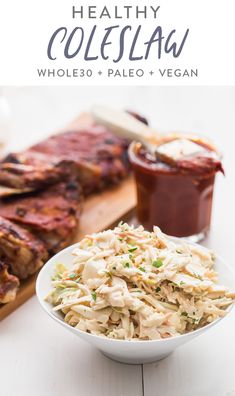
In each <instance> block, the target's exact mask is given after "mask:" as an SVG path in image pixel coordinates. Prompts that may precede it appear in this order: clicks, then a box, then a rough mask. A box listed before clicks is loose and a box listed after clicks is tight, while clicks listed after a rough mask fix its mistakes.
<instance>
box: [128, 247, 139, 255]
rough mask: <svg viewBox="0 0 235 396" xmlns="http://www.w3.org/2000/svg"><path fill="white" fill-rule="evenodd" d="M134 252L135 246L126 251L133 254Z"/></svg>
mask: <svg viewBox="0 0 235 396" xmlns="http://www.w3.org/2000/svg"><path fill="white" fill-rule="evenodd" d="M135 250H137V247H136V246H135V247H133V248H131V249H128V252H129V253H133V252H134V251H135Z"/></svg>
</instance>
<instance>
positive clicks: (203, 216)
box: [129, 135, 223, 242]
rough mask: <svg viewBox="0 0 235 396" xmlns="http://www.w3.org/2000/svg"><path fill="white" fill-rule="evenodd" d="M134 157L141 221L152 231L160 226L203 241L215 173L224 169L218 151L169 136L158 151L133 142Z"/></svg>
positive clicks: (195, 140) (131, 154)
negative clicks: (152, 151) (152, 150)
mask: <svg viewBox="0 0 235 396" xmlns="http://www.w3.org/2000/svg"><path fill="white" fill-rule="evenodd" d="M177 140H178V141H177ZM172 143H173V144H172ZM184 144H185V147H184V149H182V150H181V148H182V147H183V146H184ZM188 146H189V147H188ZM158 148H159V153H158ZM172 148H173V150H172ZM168 151H169V152H168ZM184 151H185V152H184ZM129 159H130V162H131V164H132V167H133V170H134V175H135V179H136V189H137V221H138V223H140V224H142V225H143V226H144V228H146V229H147V230H149V231H151V230H152V228H153V226H154V225H157V226H159V227H160V228H161V229H162V231H163V232H165V233H166V234H168V235H172V236H176V237H189V238H191V240H192V241H195V242H197V241H199V240H202V239H203V238H204V237H205V236H206V235H207V233H208V231H209V229H210V222H211V211H212V198H213V189H214V182H215V175H216V173H217V172H218V171H221V172H223V168H222V164H221V160H220V156H219V154H218V153H217V151H216V149H215V148H214V147H213V146H212V145H211V144H210V143H208V142H207V141H204V140H201V139H199V138H195V137H194V138H187V137H185V136H184V137H183V138H182V136H178V137H176V136H175V135H174V136H170V135H169V136H166V137H164V138H162V141H160V142H159V145H158V147H157V151H156V154H155V153H151V152H149V151H148V150H147V149H146V148H145V147H144V146H143V145H142V144H141V143H135V142H133V143H132V144H131V145H130V147H129Z"/></svg>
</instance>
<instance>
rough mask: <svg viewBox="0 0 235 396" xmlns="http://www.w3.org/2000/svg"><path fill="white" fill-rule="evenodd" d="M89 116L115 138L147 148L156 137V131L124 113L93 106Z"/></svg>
mask: <svg viewBox="0 0 235 396" xmlns="http://www.w3.org/2000/svg"><path fill="white" fill-rule="evenodd" d="M91 114H92V116H93V117H94V119H95V120H96V121H97V122H98V123H100V124H103V125H105V126H107V127H108V128H109V129H110V130H111V131H112V132H113V133H114V134H115V135H117V136H120V137H124V138H127V139H130V140H134V141H138V142H141V143H143V144H145V145H146V144H147V145H148V146H149V145H150V144H151V143H153V139H154V138H155V136H156V131H154V130H153V129H151V128H150V127H148V126H147V125H145V124H143V123H142V122H140V121H138V120H137V119H136V118H134V117H133V116H131V115H130V114H128V113H126V112H124V111H119V110H114V109H110V108H109V107H106V106H93V108H92V109H91Z"/></svg>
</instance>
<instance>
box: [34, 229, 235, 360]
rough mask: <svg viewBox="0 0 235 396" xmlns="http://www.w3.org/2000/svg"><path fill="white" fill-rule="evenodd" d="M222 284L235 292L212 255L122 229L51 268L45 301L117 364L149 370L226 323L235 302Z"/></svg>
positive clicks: (43, 276)
mask: <svg viewBox="0 0 235 396" xmlns="http://www.w3.org/2000/svg"><path fill="white" fill-rule="evenodd" d="M217 271H218V274H217ZM218 277H219V281H220V283H224V284H226V285H228V286H229V287H234V278H233V274H232V272H230V270H229V269H228V268H227V266H225V265H224V264H223V263H222V261H221V260H220V259H218V258H217V259H216V258H215V256H214V254H213V253H212V252H210V251H209V250H208V249H206V248H204V247H200V246H199V245H195V244H189V243H186V242H184V241H182V240H181V239H177V238H173V239H172V238H170V237H167V236H166V235H164V234H163V233H162V232H161V231H160V230H159V228H157V227H155V228H154V231H153V232H152V233H150V232H148V231H145V230H144V229H143V227H138V228H134V227H132V226H128V225H127V224H119V226H118V227H116V228H115V229H114V230H107V231H104V232H101V233H97V234H92V235H88V236H86V237H85V238H84V239H83V240H82V241H80V242H79V243H78V244H76V245H73V246H72V247H69V248H67V249H65V250H63V251H62V252H60V253H58V254H57V255H56V256H54V257H53V258H52V259H51V260H49V262H48V263H47V264H46V265H45V266H44V268H43V269H42V270H41V272H40V274H39V277H38V280H37V295H38V298H39V301H40V303H41V304H42V306H43V307H44V309H46V311H47V312H48V313H49V314H50V316H52V317H53V318H54V319H56V320H57V321H59V323H61V324H63V325H64V326H65V327H66V328H68V329H70V330H71V331H73V332H75V333H76V334H78V335H79V336H80V337H82V338H85V339H86V340H87V341H88V342H91V343H92V344H94V345H96V346H97V347H98V348H99V349H101V351H103V353H105V354H106V355H108V356H109V357H112V358H113V359H116V360H119V361H124V362H128V363H145V362H150V361H156V360H158V359H160V358H162V357H164V356H166V355H167V354H169V353H170V352H171V351H173V350H174V349H175V348H176V347H177V346H178V345H180V344H182V343H184V342H186V341H187V340H189V339H191V338H193V337H195V336H196V335H199V334H200V333H201V332H203V331H205V330H206V329H208V328H209V327H211V326H212V325H213V324H215V323H216V322H218V319H220V318H222V317H224V316H225V315H226V313H227V312H228V311H229V309H228V307H230V306H231V305H232V303H233V299H234V297H235V295H234V293H233V292H230V291H229V289H228V287H225V286H221V285H220V283H218V279H217V278H218ZM45 297H46V300H45ZM152 344H154V345H156V347H155V348H153V345H152Z"/></svg>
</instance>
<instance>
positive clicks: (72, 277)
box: [69, 273, 78, 279]
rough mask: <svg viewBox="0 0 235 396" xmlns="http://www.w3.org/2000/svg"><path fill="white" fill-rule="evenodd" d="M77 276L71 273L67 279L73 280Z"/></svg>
mask: <svg viewBox="0 0 235 396" xmlns="http://www.w3.org/2000/svg"><path fill="white" fill-rule="evenodd" d="M77 276H78V275H77V274H75V273H73V274H69V278H70V279H74V278H76V277H77Z"/></svg>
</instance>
